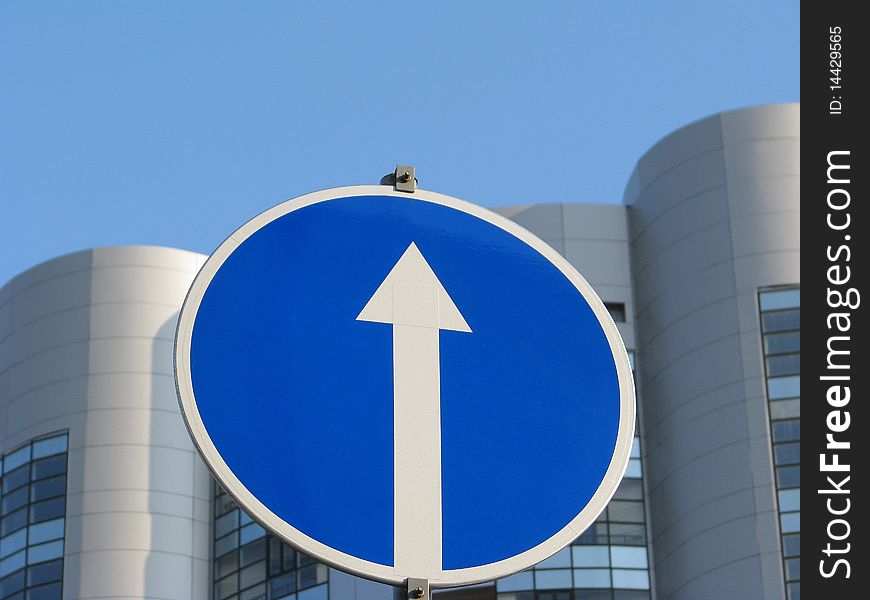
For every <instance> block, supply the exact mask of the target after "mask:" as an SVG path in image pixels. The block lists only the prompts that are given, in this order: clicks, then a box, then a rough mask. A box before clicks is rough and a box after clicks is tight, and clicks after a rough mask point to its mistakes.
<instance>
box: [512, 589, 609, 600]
mask: <svg viewBox="0 0 870 600" xmlns="http://www.w3.org/2000/svg"><path fill="white" fill-rule="evenodd" d="M574 598H575V600H612V599H613V596H612V594H611V592H610V590H607V591H604V590H574ZM499 600H501V598H499Z"/></svg>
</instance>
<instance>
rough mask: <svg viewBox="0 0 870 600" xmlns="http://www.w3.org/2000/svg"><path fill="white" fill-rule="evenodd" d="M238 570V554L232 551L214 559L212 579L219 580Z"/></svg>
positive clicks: (236, 551)
mask: <svg viewBox="0 0 870 600" xmlns="http://www.w3.org/2000/svg"><path fill="white" fill-rule="evenodd" d="M238 568H239V552H238V550H234V551H233V552H230V553H228V554H224V555H223V556H221V557H219V558H217V559H215V561H214V577H215V579H220V578H221V577H224V576H226V575H229V574H230V573H233V572H234V571H236V570H238Z"/></svg>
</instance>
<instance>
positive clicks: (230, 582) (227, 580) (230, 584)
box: [214, 575, 239, 600]
mask: <svg viewBox="0 0 870 600" xmlns="http://www.w3.org/2000/svg"><path fill="white" fill-rule="evenodd" d="M238 591H239V578H238V576H237V575H230V576H229V577H224V578H223V579H221V580H219V581H216V582H215V584H214V596H215V598H218V599H219V600H223V598H226V597H228V596H232V595H233V594H236V593H237V592H238Z"/></svg>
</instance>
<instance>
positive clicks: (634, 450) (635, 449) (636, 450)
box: [630, 436, 640, 458]
mask: <svg viewBox="0 0 870 600" xmlns="http://www.w3.org/2000/svg"><path fill="white" fill-rule="evenodd" d="M630 456H631V458H640V438H639V437H637V436H635V437H634V438H633V439H632V441H631V455H630Z"/></svg>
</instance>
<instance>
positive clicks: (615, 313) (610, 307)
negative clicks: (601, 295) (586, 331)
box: [604, 302, 625, 323]
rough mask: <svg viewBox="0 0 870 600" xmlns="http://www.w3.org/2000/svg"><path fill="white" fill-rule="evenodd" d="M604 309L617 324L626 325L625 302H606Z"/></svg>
mask: <svg viewBox="0 0 870 600" xmlns="http://www.w3.org/2000/svg"><path fill="white" fill-rule="evenodd" d="M604 308H606V309H607V312H609V313H610V316H611V318H612V319H613V320H614V321H616V322H617V323H625V304H624V303H623V302H605V303H604Z"/></svg>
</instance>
